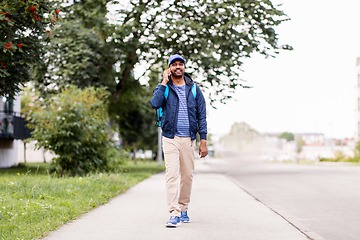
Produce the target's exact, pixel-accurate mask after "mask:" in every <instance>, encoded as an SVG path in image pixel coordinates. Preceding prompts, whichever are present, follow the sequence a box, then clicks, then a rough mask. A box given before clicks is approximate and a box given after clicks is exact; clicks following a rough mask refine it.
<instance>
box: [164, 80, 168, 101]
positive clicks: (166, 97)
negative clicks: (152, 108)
mask: <svg viewBox="0 0 360 240" xmlns="http://www.w3.org/2000/svg"><path fill="white" fill-rule="evenodd" d="M164 95H165V100H167V99H168V96H169V86H168V85H167V84H166V88H165V94H164Z"/></svg>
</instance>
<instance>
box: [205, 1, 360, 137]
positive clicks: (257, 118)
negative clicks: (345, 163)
mask: <svg viewBox="0 0 360 240" xmlns="http://www.w3.org/2000/svg"><path fill="white" fill-rule="evenodd" d="M281 2H282V3H283V6H282V7H280V9H282V10H284V12H285V13H286V14H287V15H288V16H289V17H290V18H291V21H288V22H285V23H282V25H281V26H279V27H278V28H277V33H278V34H279V39H280V43H281V44H290V45H291V46H293V47H294V50H293V51H282V52H281V53H280V55H277V57H276V58H275V59H265V58H264V57H263V56H260V55H254V56H253V57H252V58H251V59H248V60H247V61H246V62H245V64H244V65H243V70H245V73H244V75H243V79H246V80H247V85H249V86H252V87H253V88H251V89H238V90H237V91H236V93H235V95H234V100H231V101H227V104H225V105H222V104H217V105H216V107H217V109H213V108H211V107H209V108H208V119H207V120H208V131H209V133H212V134H213V135H215V136H221V135H223V134H227V133H228V132H229V130H230V128H231V125H232V124H234V123H235V122H246V123H247V124H249V125H250V126H251V127H253V128H254V129H256V130H257V131H259V132H262V133H274V132H284V131H288V132H293V133H294V132H295V133H304V132H308V133H314V132H315V133H323V134H324V135H325V137H326V138H352V137H354V134H355V126H356V124H355V99H356V96H355V88H354V87H355V80H356V74H355V62H356V58H357V57H360V14H359V10H360V1H359V0H343V1H335V0H316V1H314V0H301V1H300V0H283V1H281Z"/></svg>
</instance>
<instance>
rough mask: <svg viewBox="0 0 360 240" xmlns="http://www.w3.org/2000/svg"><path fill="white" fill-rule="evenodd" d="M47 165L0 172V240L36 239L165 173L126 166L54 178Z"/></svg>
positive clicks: (146, 166) (152, 167)
mask: <svg viewBox="0 0 360 240" xmlns="http://www.w3.org/2000/svg"><path fill="white" fill-rule="evenodd" d="M48 167H49V165H48V164H44V163H36V164H34V163H32V164H26V165H25V167H24V166H23V167H20V168H11V169H6V170H4V169H3V170H0V239H4V240H5V239H6V240H11V239H37V238H40V237H42V236H43V235H44V234H46V233H47V232H49V231H51V230H53V229H56V228H57V227H58V226H60V225H62V224H64V223H66V222H69V221H70V220H72V219H76V218H77V217H78V216H79V215H81V214H83V213H85V212H87V211H89V210H91V209H93V208H94V207H96V206H98V205H100V204H104V203H107V201H108V200H109V199H110V198H112V197H114V196H116V195H118V194H121V193H123V192H124V191H126V190H127V189H129V188H130V187H132V186H134V185H136V184H137V183H139V182H140V181H142V180H144V179H146V178H148V177H150V176H151V175H153V174H155V173H158V172H161V171H163V170H164V167H163V166H158V165H157V163H156V162H145V163H144V162H138V163H137V164H136V165H135V164H133V163H127V164H125V165H124V166H123V170H122V172H120V173H110V174H108V173H97V174H93V175H89V176H86V177H64V178H57V177H54V176H51V175H49V174H48V173H47V168H48Z"/></svg>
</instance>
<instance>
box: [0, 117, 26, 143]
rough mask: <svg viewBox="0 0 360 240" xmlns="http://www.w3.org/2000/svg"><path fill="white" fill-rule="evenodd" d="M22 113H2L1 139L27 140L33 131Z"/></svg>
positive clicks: (0, 118)
mask: <svg viewBox="0 0 360 240" xmlns="http://www.w3.org/2000/svg"><path fill="white" fill-rule="evenodd" d="M27 123H28V122H27V121H26V120H25V119H24V118H22V117H21V115H20V113H16V112H10V111H0V139H27V138H29V137H30V136H31V130H30V129H29V128H28V127H27Z"/></svg>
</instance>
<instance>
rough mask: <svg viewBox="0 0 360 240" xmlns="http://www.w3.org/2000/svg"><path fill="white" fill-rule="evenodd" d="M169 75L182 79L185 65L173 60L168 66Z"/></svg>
mask: <svg viewBox="0 0 360 240" xmlns="http://www.w3.org/2000/svg"><path fill="white" fill-rule="evenodd" d="M170 71H171V75H172V76H174V77H182V76H183V75H184V72H185V64H184V63H183V62H182V61H180V60H175V61H173V62H172V63H171V64H170Z"/></svg>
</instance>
